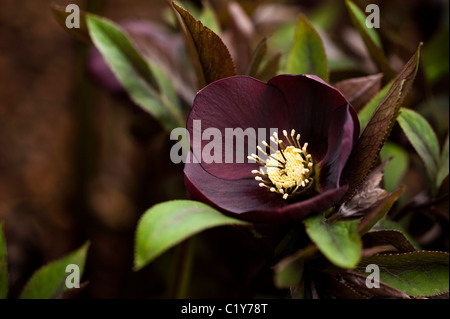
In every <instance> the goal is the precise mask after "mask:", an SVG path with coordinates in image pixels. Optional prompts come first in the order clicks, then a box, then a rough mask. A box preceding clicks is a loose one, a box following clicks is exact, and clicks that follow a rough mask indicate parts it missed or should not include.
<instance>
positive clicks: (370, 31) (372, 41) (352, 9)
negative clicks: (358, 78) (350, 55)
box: [345, 0, 395, 79]
mask: <svg viewBox="0 0 450 319" xmlns="http://www.w3.org/2000/svg"><path fill="white" fill-rule="evenodd" d="M345 4H346V5H347V9H348V12H349V14H350V18H351V20H352V23H353V25H354V26H355V28H356V29H357V30H358V32H359V34H360V35H361V37H362V39H363V41H364V43H365V45H366V47H367V49H368V50H369V54H370V56H371V57H372V59H373V60H374V62H375V63H376V64H377V65H378V67H379V68H380V70H381V71H382V72H383V73H384V75H385V76H386V77H387V78H388V79H393V78H394V77H395V72H394V70H392V68H391V66H390V65H389V63H388V60H387V58H386V56H385V55H384V53H383V49H382V48H381V41H380V39H379V37H378V34H377V32H376V30H375V28H367V26H366V15H365V14H364V12H363V11H361V9H360V8H358V6H357V5H355V4H354V3H353V2H351V1H349V0H346V1H345Z"/></svg>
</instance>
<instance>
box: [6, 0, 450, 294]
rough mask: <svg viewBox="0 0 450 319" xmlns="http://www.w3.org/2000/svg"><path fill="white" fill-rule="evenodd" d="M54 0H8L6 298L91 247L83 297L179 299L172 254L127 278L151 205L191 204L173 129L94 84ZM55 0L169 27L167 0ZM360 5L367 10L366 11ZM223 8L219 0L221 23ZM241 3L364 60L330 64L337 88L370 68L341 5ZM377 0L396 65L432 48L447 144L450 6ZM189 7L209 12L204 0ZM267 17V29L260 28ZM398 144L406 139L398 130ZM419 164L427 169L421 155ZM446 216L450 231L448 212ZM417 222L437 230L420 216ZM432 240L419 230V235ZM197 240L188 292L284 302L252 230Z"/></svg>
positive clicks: (411, 183) (429, 89)
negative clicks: (173, 157)
mask: <svg viewBox="0 0 450 319" xmlns="http://www.w3.org/2000/svg"><path fill="white" fill-rule="evenodd" d="M51 2H52V1H47V0H40V1H31V0H28V1H27V0H2V1H1V2H0V39H1V41H0V222H1V223H3V224H4V231H5V236H6V240H7V250H8V269H9V274H10V292H9V296H10V297H11V298H16V297H17V296H18V295H19V293H20V291H21V289H22V288H23V285H24V284H25V283H26V281H27V279H28V278H29V277H30V275H31V274H32V273H33V271H35V270H36V269H37V268H38V267H40V266H41V265H42V264H44V263H46V262H49V261H51V260H54V259H57V258H59V257H61V256H63V255H64V254H66V253H68V252H70V251H72V250H73V249H75V248H77V247H79V246H80V245H81V244H82V243H83V242H85V241H86V240H90V242H91V247H90V250H89V255H88V260H87V266H86V272H85V275H84V279H85V280H87V281H88V284H87V285H85V286H84V288H83V289H82V290H81V291H80V293H79V294H78V295H77V296H76V297H80V298H142V297H144V298H145V297H171V296H172V293H173V292H171V291H170V284H169V283H170V281H171V280H174V276H175V275H174V274H173V272H171V271H170V269H171V267H173V262H172V258H173V256H172V255H173V250H171V251H169V252H168V253H166V254H164V255H163V256H162V257H161V258H159V259H158V260H157V261H156V262H155V263H153V264H152V265H150V266H148V267H146V268H145V269H144V270H142V271H140V272H138V273H133V272H132V271H131V267H132V257H133V240H134V229H135V227H136V223H137V221H138V218H139V217H140V215H141V214H142V213H143V212H144V211H145V210H146V209H147V208H148V207H150V206H152V205H153V204H155V203H158V202H161V201H165V200H169V199H174V198H186V197H187V194H186V191H185V189H184V184H183V174H182V169H183V167H182V165H181V164H180V165H174V164H172V163H171V162H170V158H169V150H170V146H171V143H170V140H169V138H168V135H167V134H166V133H164V132H163V130H162V128H161V127H160V126H159V124H158V123H157V122H156V121H154V120H153V119H152V118H151V116H149V115H148V114H147V113H145V112H144V111H142V110H140V109H139V108H138V107H136V106H135V105H133V104H132V103H131V102H130V101H129V100H128V99H127V97H126V95H125V94H123V93H121V92H112V91H110V90H108V89H106V88H104V87H102V86H101V85H99V83H98V82H96V81H95V80H94V79H93V77H92V76H91V75H90V73H89V72H88V70H87V67H86V65H87V59H88V57H89V52H90V47H89V46H88V45H87V44H84V43H82V42H80V41H78V40H77V39H76V38H75V37H73V36H72V35H71V34H69V33H68V32H66V30H64V29H63V28H62V27H61V26H60V25H59V24H58V23H57V21H56V19H55V18H54V16H53V14H52V12H51V9H50V4H51ZM54 2H55V3H58V4H61V5H67V4H70V3H75V4H78V5H79V6H80V8H81V9H83V10H86V11H90V12H95V13H98V14H100V15H102V16H106V17H108V18H110V19H112V20H114V21H118V22H120V21H124V20H130V19H133V20H134V19H137V20H150V21H154V22H159V23H163V24H164V23H165V22H164V18H165V17H166V14H165V13H164V12H166V11H167V10H166V9H167V3H166V1H164V0H151V1H150V0H133V1H129V0H108V1H101V0H97V1H89V0H86V1H75V0H71V1H65V0H58V1H56V0H55V1H54ZM187 2H188V1H185V2H184V3H187ZM356 2H357V3H360V4H361V7H363V5H364V3H369V2H367V1H359V2H358V1H356ZM226 3H227V1H226V0H216V1H211V5H212V6H213V7H214V8H215V9H216V10H217V12H218V16H219V18H220V21H221V23H222V24H223V26H224V27H225V29H226V27H227V25H228V24H229V20H228V18H227V12H226ZM240 3H241V5H242V7H243V8H244V9H245V10H246V11H247V13H248V14H249V16H250V17H251V18H252V19H253V21H254V22H255V25H256V27H255V28H256V32H257V33H258V34H260V35H261V36H263V35H266V34H269V33H270V32H272V31H273V30H275V29H276V28H278V27H282V26H283V23H282V22H283V20H284V21H290V20H292V21H295V19H296V17H297V13H298V12H300V11H302V12H304V13H306V15H307V16H308V17H309V18H311V19H312V21H313V22H314V23H315V24H316V25H319V26H320V27H321V28H322V30H324V33H326V34H327V35H328V36H329V37H330V39H332V40H333V42H334V43H335V44H336V43H338V44H339V48H340V51H342V52H345V53H346V55H347V56H349V57H350V58H351V59H353V60H358V62H359V65H363V66H364V67H363V68H359V69H355V68H353V69H352V68H350V69H348V70H347V69H345V68H341V67H340V66H342V65H338V64H336V67H335V69H334V71H335V72H333V73H332V80H334V81H336V80H339V79H342V78H345V77H348V76H350V75H362V74H368V73H374V72H376V69H374V66H373V64H371V62H370V59H369V57H368V54H367V52H366V51H365V50H364V48H363V45H362V42H361V40H360V38H359V36H358V34H357V33H356V31H355V30H353V29H352V27H351V23H350V21H349V17H348V15H347V13H346V11H345V6H344V2H343V1H312V0H310V1H257V3H258V5H261V4H264V3H267V4H270V5H274V4H276V5H284V4H285V5H287V6H286V7H281V9H282V10H281V9H280V10H278V11H276V13H277V14H273V15H266V16H264V15H261V12H259V15H258V11H257V10H255V9H256V5H255V3H256V1H241V2H240ZM336 3H337V4H336ZM370 3H377V4H378V5H379V6H380V9H381V15H382V27H381V29H380V34H381V36H382V39H383V44H384V45H385V47H386V50H387V51H388V52H390V53H391V55H390V58H391V63H392V65H393V66H394V67H396V69H397V70H398V69H400V68H401V67H402V65H403V63H404V61H406V60H407V59H408V58H409V57H410V56H411V55H412V53H413V52H414V51H415V49H416V47H417V44H418V43H419V41H423V42H424V43H425V47H424V50H425V51H426V52H425V53H424V55H425V58H426V59H428V60H429V61H431V62H430V63H432V62H433V61H435V62H436V63H435V64H437V65H436V66H435V71H434V72H435V74H432V75H430V74H425V73H424V72H423V71H421V72H419V75H418V78H417V80H416V82H417V83H418V84H417V87H420V89H418V90H416V91H415V92H413V94H412V95H413V98H412V99H413V102H414V103H415V104H414V105H413V107H414V108H416V109H418V110H420V111H421V112H422V114H424V115H426V116H427V119H428V120H429V121H430V122H431V123H432V124H433V127H434V128H435V129H436V131H437V133H438V135H439V138H440V141H441V143H442V142H443V138H445V135H446V133H447V129H448V84H449V83H448V52H449V51H448V1H438V0H432V1H426V0H411V1H402V0H390V1H375V0H373V1H370ZM181 4H183V2H181ZM188 5H190V6H192V7H197V8H200V7H201V3H200V2H189V3H188ZM323 8H327V9H323ZM319 9H320V10H319ZM269 17H270V18H271V19H272V20H273V21H271V22H270V23H264V19H268V18H269ZM261 19H263V20H261ZM256 22H258V23H256ZM174 32H175V31H174ZM285 42H286V43H284V44H283V43H282V42H278V44H275V45H280V46H282V45H289V39H286V41H285ZM429 43H431V44H432V45H429ZM433 45H434V46H433ZM430 47H431V48H430ZM273 49H274V50H277V49H278V48H277V47H274V48H273ZM328 50H332V47H328ZM329 52H332V51H329ZM332 54H334V53H332ZM341 69H342V70H341ZM430 77H431V78H432V81H430V80H429V79H430ZM436 110H437V111H436ZM442 114H445V115H446V117H445V116H444V117H442ZM393 136H394V137H395V138H396V139H398V140H399V141H403V143H404V145H408V144H407V141H406V140H405V138H404V137H402V136H401V132H400V131H399V129H398V127H397V128H395V129H394V132H393ZM405 147H407V146H405ZM412 163H413V164H411V165H420V162H419V161H418V160H417V159H415V161H414V159H413V161H412ZM405 178H406V179H405V182H407V183H408V187H409V188H408V192H409V195H408V196H410V197H411V198H412V197H413V196H414V195H417V194H418V193H420V191H421V190H422V189H421V186H420V180H421V179H420V177H417V176H415V175H414V172H413V171H412V172H411V174H410V175H408V176H407V177H405ZM446 183H447V184H448V180H447V182H446ZM444 192H445V191H444ZM447 194H448V187H447ZM439 216H440V217H438V220H439V221H440V222H441V223H444V225H447V226H448V224H446V223H448V206H447V212H445V210H444V211H443V212H442V211H441V212H440V215H439ZM418 222H420V223H431V222H430V221H428V219H427V218H426V217H420V218H419V219H418ZM433 225H434V224H433V223H431V224H430V227H432V226H433ZM427 229H428V228H427ZM426 234H428V236H434V237H432V238H431V239H430V238H428V241H426V240H427V238H422V240H423V243H424V246H425V247H427V248H432V249H441V250H445V251H448V227H447V229H446V230H441V231H440V232H439V233H438V234H437V235H436V234H434V235H433V233H431V234H429V233H426ZM426 234H425V233H424V232H421V231H418V232H417V233H416V234H414V235H415V236H416V238H417V239H420V238H421V236H423V235H426ZM196 240H197V241H198V242H200V243H201V244H199V245H198V252H197V253H196V261H195V264H194V267H195V271H194V275H193V276H194V277H193V281H192V282H193V284H192V287H191V288H190V296H193V297H201V296H203V297H204V296H208V297H224V296H226V297H249V296H254V292H255V291H259V293H262V294H267V295H271V296H277V295H279V296H284V293H281V294H280V292H276V291H273V290H272V286H271V281H270V266H269V265H267V263H265V260H266V252H267V251H268V250H270V249H269V248H268V247H269V245H270V244H269V243H268V244H267V246H265V245H261V244H260V243H259V242H258V243H257V242H256V239H255V238H254V237H252V236H251V234H248V233H246V232H243V231H240V230H239V229H228V228H220V229H215V230H214V231H206V232H205V233H203V234H201V235H200V236H199V237H198V238H197V239H196ZM176 249H177V248H175V250H176Z"/></svg>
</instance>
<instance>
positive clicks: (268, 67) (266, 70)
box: [256, 53, 281, 82]
mask: <svg viewBox="0 0 450 319" xmlns="http://www.w3.org/2000/svg"><path fill="white" fill-rule="evenodd" d="M280 63H281V53H277V54H274V55H273V56H271V57H270V58H269V59H267V61H266V62H265V63H264V64H263V66H262V67H261V70H260V71H259V72H258V73H257V75H256V78H257V79H260V80H261V81H265V82H267V81H269V80H270V79H271V78H273V77H274V76H276V75H277V74H278V71H279V69H280Z"/></svg>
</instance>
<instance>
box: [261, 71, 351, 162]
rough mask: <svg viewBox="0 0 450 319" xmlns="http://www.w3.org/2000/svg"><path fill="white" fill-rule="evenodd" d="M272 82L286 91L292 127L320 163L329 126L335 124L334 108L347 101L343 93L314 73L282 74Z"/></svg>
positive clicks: (284, 94) (325, 145) (326, 144)
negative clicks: (312, 74)
mask: <svg viewBox="0 0 450 319" xmlns="http://www.w3.org/2000/svg"><path fill="white" fill-rule="evenodd" d="M268 84H269V85H271V86H274V87H276V88H278V89H279V90H280V91H281V92H283V96H284V98H285V100H286V103H287V104H288V105H289V116H288V120H289V124H288V126H289V127H292V128H295V129H296V130H297V131H298V132H299V133H300V134H301V139H300V142H301V143H302V144H304V143H305V142H307V143H308V144H309V146H308V152H309V153H310V154H311V155H312V156H313V158H314V159H315V161H316V162H320V161H321V160H322V159H323V158H324V157H325V155H326V154H327V151H328V138H329V127H330V125H331V124H332V123H333V124H335V125H341V127H342V126H343V125H344V123H345V122H339V123H336V122H335V119H334V118H333V115H334V112H333V111H334V110H335V109H337V108H339V107H341V106H344V105H346V104H348V102H347V100H346V99H345V98H344V96H343V95H342V94H341V93H340V92H339V91H338V90H336V89H334V88H333V87H331V86H329V85H328V84H326V83H325V82H323V81H322V80H321V79H320V78H318V77H316V76H311V75H279V76H276V77H274V78H272V79H271V80H270V81H269V82H268Z"/></svg>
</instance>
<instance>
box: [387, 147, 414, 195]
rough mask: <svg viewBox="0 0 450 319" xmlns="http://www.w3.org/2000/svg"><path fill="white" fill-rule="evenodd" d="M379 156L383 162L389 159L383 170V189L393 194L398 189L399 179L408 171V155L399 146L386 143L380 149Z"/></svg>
mask: <svg viewBox="0 0 450 319" xmlns="http://www.w3.org/2000/svg"><path fill="white" fill-rule="evenodd" d="M380 155H381V160H382V161H383V162H384V161H386V160H387V159H388V158H390V161H389V162H388V163H387V164H386V166H385V168H384V189H385V190H387V191H388V192H393V191H394V190H395V189H396V188H398V186H399V183H400V180H401V178H402V177H403V175H404V174H405V172H406V170H407V169H408V165H409V156H408V153H407V152H406V151H405V150H404V149H403V148H402V147H401V146H399V145H397V144H395V143H392V142H387V143H386V144H384V146H383V148H382V149H381V151H380Z"/></svg>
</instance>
